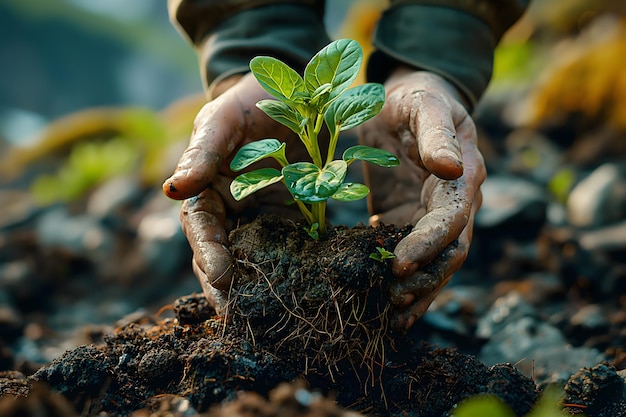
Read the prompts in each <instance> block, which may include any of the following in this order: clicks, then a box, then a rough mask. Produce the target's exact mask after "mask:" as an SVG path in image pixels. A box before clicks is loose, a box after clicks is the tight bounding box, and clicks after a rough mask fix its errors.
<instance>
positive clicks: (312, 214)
mask: <svg viewBox="0 0 626 417" xmlns="http://www.w3.org/2000/svg"><path fill="white" fill-rule="evenodd" d="M362 61H363V52H362V50H361V47H360V46H359V44H358V43H357V42H355V41H353V40H350V39H340V40H337V41H334V42H331V43H330V44H329V45H327V46H326V47H324V48H323V49H322V50H321V51H319V52H318V53H317V54H316V55H315V56H314V57H313V58H312V59H311V61H309V63H308V64H307V65H306V68H305V70H304V76H300V74H298V73H297V72H296V71H295V70H294V69H293V68H291V67H289V66H288V65H286V64H285V63H284V62H282V61H280V60H278V59H276V58H271V57H267V56H258V57H256V58H253V59H252V60H251V61H250V69H251V71H252V74H254V76H255V77H256V79H257V80H258V82H259V83H260V84H261V86H262V87H263V88H264V89H265V91H267V92H268V93H269V94H270V95H272V96H273V97H275V98H276V100H273V99H269V100H261V101H259V102H258V103H257V107H258V108H260V109H261V110H262V111H263V112H265V114H267V115H268V116H269V117H271V118H272V119H274V120H276V121H277V122H279V123H281V124H283V125H285V126H287V127H288V128H289V129H291V130H292V131H293V132H295V133H296V134H297V135H298V137H299V138H300V140H301V141H302V143H303V144H304V146H305V148H306V150H307V152H308V154H309V156H310V158H311V160H310V161H300V162H295V163H290V162H289V161H288V160H287V157H286V154H285V147H286V144H285V143H281V142H280V141H278V140H277V139H271V138H268V139H262V140H259V141H256V142H252V143H249V144H247V145H245V146H243V147H241V148H240V149H239V152H237V154H236V155H235V157H234V159H233V161H232V163H231V165H230V168H231V169H232V170H233V171H235V172H238V171H241V170H243V169H245V168H247V167H248V166H250V165H251V164H253V163H255V162H257V161H260V160H261V159H264V158H274V159H275V160H276V161H277V162H278V163H279V164H280V166H281V168H282V169H281V170H280V171H279V170H278V169H274V168H263V169H258V170H255V171H250V172H246V173H244V174H241V175H239V176H238V177H236V178H235V179H234V180H233V182H232V183H231V186H230V191H231V193H232V195H233V197H234V198H235V199H236V200H241V199H243V198H245V197H247V196H249V195H250V194H252V193H254V192H256V191H259V190H260V189H262V188H265V187H267V186H269V185H271V184H274V183H277V182H282V183H284V184H285V186H286V187H287V189H288V190H289V192H290V193H291V195H292V197H293V199H294V201H295V202H296V204H297V205H298V208H299V209H300V212H301V213H302V215H303V216H304V218H305V219H306V221H307V222H308V224H309V228H308V230H309V234H310V235H311V236H312V237H314V238H315V236H316V235H318V234H319V235H323V234H325V233H326V217H325V216H326V202H327V200H328V199H329V198H333V199H335V200H339V201H355V200H359V199H361V198H364V197H365V196H367V194H368V193H369V189H368V188H367V186H365V185H364V184H359V183H351V182H344V180H345V177H346V172H347V169H348V166H349V165H350V164H351V163H352V162H354V161H356V160H361V161H366V162H370V163H373V164H376V165H379V166H383V167H393V166H396V165H398V164H399V163H400V161H399V160H398V158H397V157H396V156H395V155H393V154H391V153H389V152H387V151H383V150H381V149H376V148H371V147H368V146H362V145H357V146H353V147H350V148H348V149H346V151H345V152H344V153H343V155H342V159H338V160H335V159H334V156H335V150H336V147H337V141H338V139H339V133H340V132H341V131H344V130H347V129H351V128H353V127H356V126H359V125H360V124H362V123H364V122H366V121H367V120H369V119H371V118H372V117H374V116H375V115H377V114H378V113H379V112H380V110H381V109H382V107H383V104H384V102H385V90H384V88H383V86H382V85H381V84H378V83H366V84H363V85H359V86H356V87H352V88H349V87H350V85H351V84H352V83H353V81H354V80H355V78H356V77H357V74H358V73H359V69H360V67H361V63H362ZM324 124H326V126H327V127H328V131H329V133H330V139H329V143H328V152H327V153H326V155H322V152H321V151H320V146H319V142H318V136H319V133H320V131H321V130H322V127H323V125H324ZM315 225H317V226H315Z"/></svg>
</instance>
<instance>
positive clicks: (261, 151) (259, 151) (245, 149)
mask: <svg viewBox="0 0 626 417" xmlns="http://www.w3.org/2000/svg"><path fill="white" fill-rule="evenodd" d="M268 157H274V158H276V159H277V160H278V161H286V159H285V144H284V143H281V142H279V141H278V140H276V139H262V140H258V141H256V142H251V143H248V144H247V145H244V146H242V147H241V148H240V149H239V151H238V152H237V154H236V155H235V157H234V158H233V160H232V162H231V163H230V169H232V170H233V171H235V172H237V171H241V170H242V169H244V168H246V167H248V166H249V165H251V164H253V163H255V162H257V161H260V160H261V159H264V158H268Z"/></svg>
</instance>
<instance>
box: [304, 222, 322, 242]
mask: <svg viewBox="0 0 626 417" xmlns="http://www.w3.org/2000/svg"><path fill="white" fill-rule="evenodd" d="M319 228H320V224H319V223H313V224H312V225H310V226H309V227H307V226H304V230H305V231H306V232H307V233H308V235H309V236H311V237H312V238H313V240H317V239H319V238H320V233H319Z"/></svg>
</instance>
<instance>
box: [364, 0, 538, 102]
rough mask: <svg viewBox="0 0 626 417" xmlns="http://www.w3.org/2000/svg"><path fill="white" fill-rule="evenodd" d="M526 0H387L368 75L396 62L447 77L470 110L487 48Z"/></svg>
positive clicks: (483, 82)
mask: <svg viewBox="0 0 626 417" xmlns="http://www.w3.org/2000/svg"><path fill="white" fill-rule="evenodd" d="M527 4H528V0H525V1H524V0H492V1H490V0H440V1H415V0H414V1H402V0H400V1H398V0H396V1H393V0H392V1H391V7H389V8H388V9H387V10H386V11H385V12H384V13H383V15H382V17H381V19H380V21H379V22H378V26H377V28H376V32H375V35H374V47H375V51H374V53H373V54H372V56H371V57H370V60H369V62H368V69H367V71H368V78H369V79H370V80H372V81H378V82H382V81H384V80H385V79H386V78H387V77H388V76H389V74H390V72H391V71H392V70H393V69H394V68H395V67H397V66H398V65H401V64H405V65H409V66H412V67H415V68H420V69H423V70H428V71H432V72H435V73H438V74H440V75H442V76H443V77H444V78H446V79H448V80H449V81H450V82H452V83H453V84H454V85H456V87H457V88H458V89H459V90H460V91H461V92H462V93H463V94H464V95H465V97H466V99H467V101H468V103H469V107H470V110H472V109H473V108H474V106H475V104H476V102H477V101H478V100H479V98H480V97H481V96H482V94H483V93H484V91H485V89H486V88H487V85H488V84H489V81H490V79H491V74H492V71H493V52H494V49H495V47H496V45H497V43H498V42H499V40H500V38H501V37H502V35H503V34H504V32H505V31H506V30H507V29H509V28H510V27H511V26H512V25H513V24H514V23H515V22H516V21H517V19H519V17H520V16H521V15H522V13H523V12H524V10H525V8H526V7H527Z"/></svg>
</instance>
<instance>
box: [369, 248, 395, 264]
mask: <svg viewBox="0 0 626 417" xmlns="http://www.w3.org/2000/svg"><path fill="white" fill-rule="evenodd" d="M376 250H377V252H372V253H370V258H371V259H373V260H375V261H378V262H384V261H385V260H386V259H393V258H395V257H396V255H395V254H394V253H393V252H389V251H388V250H387V249H385V248H381V247H380V246H377V247H376Z"/></svg>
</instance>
